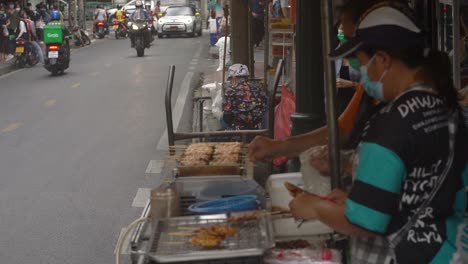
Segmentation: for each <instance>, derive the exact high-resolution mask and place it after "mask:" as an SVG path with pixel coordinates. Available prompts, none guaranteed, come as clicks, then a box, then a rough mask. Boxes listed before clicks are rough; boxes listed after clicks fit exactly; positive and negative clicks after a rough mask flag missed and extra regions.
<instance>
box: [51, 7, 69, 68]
mask: <svg viewBox="0 0 468 264" xmlns="http://www.w3.org/2000/svg"><path fill="white" fill-rule="evenodd" d="M60 17H61V15H60V11H58V10H53V11H52V12H51V13H50V19H51V21H50V22H49V23H48V24H47V26H60V27H61V28H62V38H63V39H62V45H61V47H60V53H62V54H65V56H66V58H67V59H70V43H69V36H70V31H69V30H68V29H67V28H66V27H65V25H64V24H63V23H62V22H60Z"/></svg>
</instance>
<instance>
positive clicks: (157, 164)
mask: <svg viewBox="0 0 468 264" xmlns="http://www.w3.org/2000/svg"><path fill="white" fill-rule="evenodd" d="M163 167H164V161H163V160H150V162H149V163H148V166H147V167H146V172H145V173H146V174H159V173H161V171H162V169H163Z"/></svg>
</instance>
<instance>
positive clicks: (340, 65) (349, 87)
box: [335, 25, 361, 115]
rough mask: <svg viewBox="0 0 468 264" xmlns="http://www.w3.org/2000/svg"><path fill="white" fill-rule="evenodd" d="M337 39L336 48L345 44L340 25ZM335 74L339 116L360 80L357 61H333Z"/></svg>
mask: <svg viewBox="0 0 468 264" xmlns="http://www.w3.org/2000/svg"><path fill="white" fill-rule="evenodd" d="M337 37H338V40H339V41H340V44H339V45H338V47H340V46H341V45H342V44H344V43H346V41H347V38H346V37H345V35H344V32H343V26H342V25H340V27H339V29H338V34H337ZM356 62H357V63H356ZM353 63H355V64H353ZM351 64H353V65H351ZM335 72H336V88H337V92H336V98H337V108H338V114H340V115H341V113H343V111H344V110H345V109H346V107H347V106H348V104H349V102H350V101H351V98H352V97H353V95H354V91H355V89H356V87H357V85H358V83H359V81H360V80H361V73H360V72H359V61H358V60H357V59H352V60H348V59H346V58H344V59H339V60H337V61H335Z"/></svg>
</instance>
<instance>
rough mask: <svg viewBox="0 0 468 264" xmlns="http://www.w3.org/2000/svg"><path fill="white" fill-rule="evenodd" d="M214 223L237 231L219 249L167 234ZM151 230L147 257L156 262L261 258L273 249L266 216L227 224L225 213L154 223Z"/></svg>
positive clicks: (269, 224)
mask: <svg viewBox="0 0 468 264" xmlns="http://www.w3.org/2000/svg"><path fill="white" fill-rule="evenodd" d="M233 215H234V214H233ZM213 224H223V225H229V226H232V227H234V228H235V229H236V230H237V232H236V235H235V236H234V237H229V238H226V239H225V240H224V241H223V243H222V245H221V248H220V249H205V248H201V247H198V246H194V245H192V244H190V238H191V235H171V234H170V233H172V234H174V233H181V232H184V230H185V232H187V229H189V230H190V229H192V228H199V227H208V226H210V225H213ZM181 229H182V230H181ZM153 230H154V231H153V235H152V238H151V241H152V242H151V243H152V247H151V249H150V252H149V254H148V256H149V257H150V258H151V259H153V260H154V261H156V262H158V263H172V262H182V261H200V260H213V259H229V258H239V257H254V256H261V255H263V254H264V252H265V251H266V250H267V249H269V248H272V247H273V246H274V239H273V234H272V226H271V221H270V218H269V216H261V217H259V218H258V219H256V220H249V221H241V222H236V223H228V216H227V215H226V214H217V215H202V216H188V217H176V218H169V219H163V220H155V222H154V223H153ZM189 232H190V231H189Z"/></svg>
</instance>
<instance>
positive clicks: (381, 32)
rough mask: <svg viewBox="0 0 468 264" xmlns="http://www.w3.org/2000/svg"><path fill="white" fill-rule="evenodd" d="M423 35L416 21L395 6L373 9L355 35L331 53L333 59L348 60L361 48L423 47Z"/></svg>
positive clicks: (364, 16) (389, 5)
mask: <svg viewBox="0 0 468 264" xmlns="http://www.w3.org/2000/svg"><path fill="white" fill-rule="evenodd" d="M424 44H425V41H424V34H423V33H422V31H421V29H420V28H419V27H418V26H417V25H416V23H415V22H414V19H413V18H412V17H410V16H409V15H408V14H407V13H406V12H405V11H403V10H402V9H400V8H398V7H397V6H395V5H391V4H386V3H381V4H378V5H375V6H373V7H371V8H370V9H369V10H368V11H367V12H366V13H365V14H364V15H363V16H362V18H361V20H360V22H359V23H358V25H357V29H356V32H355V35H354V36H353V37H352V38H351V39H349V40H348V41H347V42H346V43H343V44H342V45H341V46H340V47H339V48H338V49H336V50H334V51H332V52H331V53H330V55H329V56H330V58H331V59H338V58H342V57H346V56H349V55H351V54H353V53H354V52H356V51H357V50H359V49H361V48H364V47H365V48H397V49H398V48H405V47H409V46H411V47H419V46H420V47H421V48H423V47H424Z"/></svg>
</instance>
